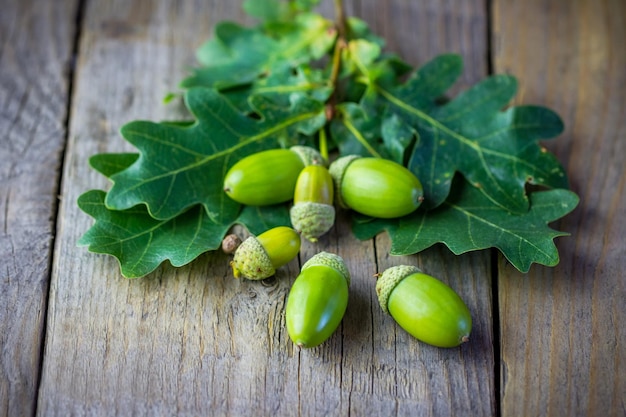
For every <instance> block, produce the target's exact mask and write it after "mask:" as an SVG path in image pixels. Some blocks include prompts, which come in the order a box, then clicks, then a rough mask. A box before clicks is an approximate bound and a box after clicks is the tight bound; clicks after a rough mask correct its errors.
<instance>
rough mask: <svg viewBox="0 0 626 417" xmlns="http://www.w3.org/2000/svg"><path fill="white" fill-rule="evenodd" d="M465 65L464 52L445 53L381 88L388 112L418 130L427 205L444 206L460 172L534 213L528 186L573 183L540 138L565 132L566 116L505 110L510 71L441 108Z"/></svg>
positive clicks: (503, 202) (415, 167) (505, 203)
mask: <svg viewBox="0 0 626 417" xmlns="http://www.w3.org/2000/svg"><path fill="white" fill-rule="evenodd" d="M461 68H462V61H461V58H460V57H459V56H456V55H441V56H439V57H437V58H435V59H434V60H432V61H431V62H429V63H427V64H426V65H425V66H423V67H422V68H420V69H419V70H418V71H417V72H415V73H414V74H413V75H412V77H411V78H410V79H409V80H408V81H407V82H406V83H405V84H404V85H402V86H400V87H397V88H391V89H387V88H383V87H378V88H377V92H378V94H380V96H381V97H383V98H384V100H385V101H386V102H387V103H388V105H389V107H388V112H387V114H388V115H396V116H398V117H400V118H401V119H402V120H404V122H405V123H406V124H407V125H409V126H412V127H413V128H414V129H415V131H416V132H417V135H418V138H417V141H416V143H415V146H414V149H413V151H412V154H411V157H410V160H409V163H408V168H409V169H410V170H411V171H413V172H414V173H415V174H416V176H417V177H418V178H420V180H421V181H422V184H423V185H424V197H425V201H424V206H425V207H428V208H433V207H437V206H439V205H440V204H441V203H442V202H443V201H444V200H445V199H446V197H447V196H448V193H449V191H450V185H451V182H452V178H453V177H454V173H455V172H461V173H462V174H463V175H464V176H465V178H466V179H467V180H468V181H469V182H470V183H471V184H473V185H474V186H475V187H477V188H479V189H480V190H481V192H483V193H484V195H485V196H486V197H487V198H488V199H490V200H491V201H492V202H493V203H494V204H496V205H498V206H501V207H502V208H504V209H506V210H508V211H511V212H515V213H524V212H525V211H527V210H528V199H527V196H526V192H525V184H526V183H531V184H538V185H543V186H547V187H551V188H567V187H568V182H567V177H566V175H565V171H564V169H563V167H562V166H561V165H560V163H559V162H558V160H557V159H556V158H555V157H554V155H552V154H551V153H549V152H547V151H546V150H545V148H543V147H541V146H540V145H539V143H538V141H539V140H541V139H549V138H552V137H555V136H557V135H558V134H560V133H561V132H562V130H563V123H562V121H561V119H560V118H559V116H558V115H557V114H556V113H554V112H553V111H551V110H549V109H547V108H544V107H539V106H515V107H509V108H507V109H505V110H503V108H504V107H505V106H506V105H507V104H508V102H509V101H510V100H511V98H512V97H513V95H514V94H515V92H516V89H517V82H516V80H515V78H513V77H511V76H507V75H495V76H491V77H488V78H486V79H485V80H483V81H481V82H479V83H478V84H476V85H475V86H473V87H471V88H470V89H468V90H466V91H465V92H463V93H462V94H460V95H459V96H457V97H456V98H454V99H452V100H450V101H448V102H447V103H445V104H443V105H441V104H440V103H439V99H440V98H441V96H442V95H443V94H444V93H445V91H446V90H447V89H448V88H449V87H450V86H451V85H452V83H453V82H454V81H455V80H456V79H457V77H458V76H459V74H460V72H461Z"/></svg>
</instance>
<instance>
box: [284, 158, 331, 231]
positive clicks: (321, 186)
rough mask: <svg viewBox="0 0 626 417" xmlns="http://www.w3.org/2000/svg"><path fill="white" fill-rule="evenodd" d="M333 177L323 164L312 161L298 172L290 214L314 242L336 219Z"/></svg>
mask: <svg viewBox="0 0 626 417" xmlns="http://www.w3.org/2000/svg"><path fill="white" fill-rule="evenodd" d="M333 194H334V192H333V179H332V177H331V176H330V173H329V172H328V169H327V168H326V167H325V166H323V165H309V166H307V167H305V168H304V169H303V170H302V171H301V172H300V175H299V176H298V182H297V183H296V190H295V193H294V196H293V203H294V204H293V206H292V207H291V209H290V211H289V214H290V217H291V224H292V225H293V227H294V228H295V229H296V230H297V231H299V232H300V233H301V234H302V236H304V237H305V238H306V239H308V240H310V241H311V242H316V241H317V239H318V238H319V237H320V236H322V235H323V234H325V233H326V232H328V231H329V230H330V229H331V227H333V224H334V223H335V207H334V206H333Z"/></svg>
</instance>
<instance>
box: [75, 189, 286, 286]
mask: <svg viewBox="0 0 626 417" xmlns="http://www.w3.org/2000/svg"><path fill="white" fill-rule="evenodd" d="M104 200H105V192H104V191H101V190H90V191H87V192H86V193H84V194H83V195H81V196H80V197H79V198H78V206H79V207H80V209H81V210H83V211H84V212H85V213H87V214H88V215H90V216H91V217H93V218H94V219H95V220H96V222H95V223H94V225H93V226H92V227H91V228H90V229H89V230H87V232H86V233H85V234H84V235H83V236H82V237H81V238H80V240H79V241H78V244H79V245H81V246H88V248H89V251H91V252H95V253H103V254H108V255H112V256H114V257H116V258H117V260H118V262H119V264H120V270H121V272H122V275H124V276H125V277H126V278H138V277H142V276H144V275H147V274H149V273H150V272H152V271H154V270H155V269H156V268H157V267H158V266H159V265H160V264H161V263H163V262H165V261H169V262H170V263H171V264H172V265H173V266H175V267H180V266H183V265H186V264H188V263H190V262H191V261H193V260H194V259H196V258H197V257H198V256H200V255H201V254H202V253H204V252H207V251H211V250H215V249H218V248H219V247H220V246H221V243H222V239H223V238H224V236H225V235H226V233H227V232H228V230H229V229H230V228H231V227H232V225H233V224H235V223H242V224H244V225H245V226H246V227H247V228H248V230H249V231H250V232H251V233H253V234H259V233H262V232H263V231H265V230H267V229H270V228H272V227H276V226H290V224H291V223H290V220H289V211H288V209H287V207H286V206H285V205H283V206H280V207H272V208H271V209H270V208H267V207H263V208H260V207H245V208H244V209H243V210H241V213H240V215H239V218H238V219H235V220H234V221H233V222H231V223H226V224H222V223H216V222H214V221H213V220H211V218H209V216H208V215H207V214H206V211H205V210H204V209H203V208H202V207H201V206H194V207H191V208H190V209H189V210H187V211H185V212H183V213H181V214H179V215H178V216H176V217H174V218H173V219H169V220H157V219H155V218H153V217H151V216H150V214H149V213H148V211H147V210H146V208H145V207H144V206H136V207H133V208H130V209H127V210H110V209H108V208H107V207H106V205H105V204H104Z"/></svg>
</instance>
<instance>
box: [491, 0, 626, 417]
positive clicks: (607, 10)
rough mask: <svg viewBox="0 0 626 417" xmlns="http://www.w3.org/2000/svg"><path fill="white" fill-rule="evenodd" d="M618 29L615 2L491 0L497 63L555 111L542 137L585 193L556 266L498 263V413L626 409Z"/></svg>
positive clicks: (623, 138)
mask: <svg viewBox="0 0 626 417" xmlns="http://www.w3.org/2000/svg"><path fill="white" fill-rule="evenodd" d="M518 22H524V24H518ZM625 26H626V4H625V3H624V2H621V1H611V0H608V1H601V2H596V1H588V0H580V1H574V2H551V1H542V0H533V1H515V2H510V1H506V2H504V1H497V2H495V9H494V32H495V33H494V42H495V43H494V46H495V51H494V53H495V55H494V57H495V59H494V63H495V67H496V70H497V71H499V72H510V73H513V74H514V75H516V76H518V77H519V78H520V88H521V94H520V98H519V100H518V101H519V102H524V103H536V104H542V105H547V106H549V107H551V108H553V109H555V110H556V111H557V112H558V113H559V114H561V116H562V117H563V119H564V121H565V124H566V131H565V133H564V134H563V135H562V136H561V137H560V138H558V139H557V140H556V142H554V143H552V142H548V143H546V146H547V147H548V148H549V149H550V150H553V151H554V152H556V154H557V156H558V157H559V159H560V160H561V161H562V162H563V163H564V165H565V166H566V168H567V171H568V173H569V176H570V178H571V186H572V188H573V189H574V190H575V191H576V192H577V193H579V195H580V196H581V204H580V207H578V208H577V209H576V211H575V212H574V213H573V214H571V215H570V216H568V217H566V218H565V219H564V220H562V221H560V222H558V224H556V225H555V227H558V228H559V229H561V230H565V231H568V232H570V233H571V234H572V236H571V237H568V238H563V239H560V240H558V246H559V249H560V252H561V263H560V265H559V266H558V267H557V268H554V269H550V268H540V267H533V269H531V271H530V273H529V274H527V275H525V276H522V275H521V274H519V273H516V272H515V271H514V270H513V269H512V268H510V267H509V266H508V265H505V263H504V262H501V265H500V266H501V275H500V279H499V286H498V288H499V300H500V302H499V304H500V311H501V319H500V320H501V339H502V381H503V383H502V385H503V398H502V414H503V415H504V416H519V415H524V416H546V415H548V416H552V415H559V416H560V415H571V416H582V415H587V416H598V415H602V416H623V415H624V413H626V408H625V404H624V398H626V379H625V378H624V375H626V366H625V364H626V349H625V348H624V346H626V331H625V329H624V326H623V325H622V324H623V323H624V321H626V303H625V302H624V300H626V286H625V284H624V272H623V266H624V255H625V254H626V243H625V242H624V235H625V234H626V221H625V218H624V214H625V213H626V195H625V194H624V192H625V191H626V190H625V186H626V173H625V171H624V156H625V155H626V130H625V128H624V120H626V99H625V97H626V71H625V68H626V50H624V47H623V40H624V39H625V38H626V31H625V29H624V27H625Z"/></svg>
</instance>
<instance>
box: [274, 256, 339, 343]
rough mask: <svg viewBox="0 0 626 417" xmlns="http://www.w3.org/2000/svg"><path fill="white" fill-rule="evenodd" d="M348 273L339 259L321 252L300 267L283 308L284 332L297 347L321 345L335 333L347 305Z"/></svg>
mask: <svg viewBox="0 0 626 417" xmlns="http://www.w3.org/2000/svg"><path fill="white" fill-rule="evenodd" d="M349 284H350V273H349V272H348V269H347V268H346V266H345V263H344V262H343V260H342V259H341V257H339V256H337V255H334V254H330V253H327V252H321V253H319V254H317V255H315V256H314V257H313V258H311V259H310V260H309V261H308V262H307V263H305V264H304V265H303V266H302V270H301V271H300V275H298V278H296V280H295V281H294V283H293V285H292V287H291V290H290V291H289V297H288V298H287V306H286V309H285V316H286V323H287V332H288V334H289V337H290V338H291V340H292V341H293V342H294V343H295V344H296V345H297V346H299V347H303V348H312V347H315V346H318V345H320V344H322V343H323V342H324V341H326V340H327V339H328V338H330V336H331V335H332V334H333V333H334V332H335V330H336V329H337V327H338V326H339V324H340V323H341V320H342V319H343V316H344V314H345V311H346V308H347V306H348V287H349Z"/></svg>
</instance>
